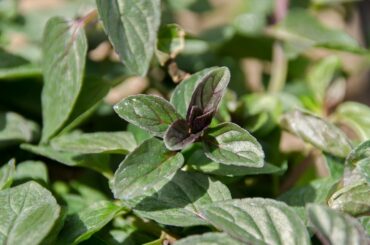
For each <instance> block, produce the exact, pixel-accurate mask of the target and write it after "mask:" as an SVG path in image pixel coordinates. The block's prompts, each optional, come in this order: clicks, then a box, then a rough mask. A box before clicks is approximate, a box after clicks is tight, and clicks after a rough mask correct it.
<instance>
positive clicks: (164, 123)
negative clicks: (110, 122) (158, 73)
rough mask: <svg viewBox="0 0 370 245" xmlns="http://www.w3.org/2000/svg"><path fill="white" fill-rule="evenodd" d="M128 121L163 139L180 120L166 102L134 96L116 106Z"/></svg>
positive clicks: (145, 96)
mask: <svg viewBox="0 0 370 245" xmlns="http://www.w3.org/2000/svg"><path fill="white" fill-rule="evenodd" d="M114 110H115V111H116V113H117V114H118V115H119V116H120V117H121V118H123V119H125V120H126V121H128V122H130V123H132V124H134V125H135V126H138V127H140V128H142V129H145V130H147V131H149V132H150V133H153V134H154V135H156V136H160V137H162V136H163V134H164V132H165V131H166V130H167V128H168V127H169V126H170V125H171V123H173V122H174V121H176V120H177V119H180V115H178V114H177V112H176V111H175V108H174V107H173V106H172V105H171V104H170V103H169V102H167V101H166V100H164V99H162V98H160V97H157V96H152V95H143V94H141V95H134V96H130V97H127V98H125V99H123V100H122V101H121V102H119V103H118V104H116V105H115V106H114Z"/></svg>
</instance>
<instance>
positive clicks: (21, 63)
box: [0, 0, 42, 80]
mask: <svg viewBox="0 0 370 245" xmlns="http://www.w3.org/2000/svg"><path fill="white" fill-rule="evenodd" d="M3 2H4V1H1V2H0V9H2V7H1V4H2V3H3ZM5 2H12V1H8V0H6V1H5ZM0 11H1V10H0ZM0 19H1V13H0ZM41 75H42V73H41V68H40V67H39V66H38V65H35V64H30V63H29V62H28V61H27V60H25V59H23V58H22V57H19V56H16V55H13V54H10V53H8V52H6V51H5V50H3V49H1V48H0V80H12V79H20V78H30V77H41Z"/></svg>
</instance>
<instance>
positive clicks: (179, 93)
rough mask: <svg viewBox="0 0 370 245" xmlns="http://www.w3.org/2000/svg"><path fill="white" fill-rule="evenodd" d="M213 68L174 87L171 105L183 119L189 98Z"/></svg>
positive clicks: (200, 72) (196, 74)
mask: <svg viewBox="0 0 370 245" xmlns="http://www.w3.org/2000/svg"><path fill="white" fill-rule="evenodd" d="M212 69H213V68H208V69H204V70H202V71H199V72H197V73H194V74H193V75H191V76H190V77H189V78H187V79H185V80H184V81H182V82H181V83H180V84H179V85H177V86H176V88H175V90H174V91H173V93H172V95H171V100H170V101H171V104H173V105H174V106H175V108H176V111H177V112H178V113H179V114H180V115H181V116H182V117H183V118H185V117H186V113H187V111H188V107H189V104H190V101H191V97H192V95H193V93H194V90H195V88H196V87H197V86H198V84H199V83H200V82H201V81H203V79H204V77H205V76H206V75H207V74H208V73H209V72H210V71H212Z"/></svg>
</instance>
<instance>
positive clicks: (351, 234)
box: [307, 204, 370, 245]
mask: <svg viewBox="0 0 370 245" xmlns="http://www.w3.org/2000/svg"><path fill="white" fill-rule="evenodd" d="M307 213H308V218H309V221H310V223H311V225H312V226H313V228H314V231H315V233H316V234H317V237H318V238H319V239H320V240H321V242H322V243H323V244H338V245H342V244H343V245H347V244H359V245H362V244H363V245H365V244H369V242H370V240H369V238H368V237H366V234H365V232H364V230H363V229H362V227H361V224H360V223H359V222H358V221H357V220H355V219H354V218H352V217H350V216H348V215H346V214H343V213H340V212H337V211H334V210H332V209H330V208H328V207H325V206H322V205H317V204H309V205H308V206H307Z"/></svg>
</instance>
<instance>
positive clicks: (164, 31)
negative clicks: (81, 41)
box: [156, 24, 185, 65]
mask: <svg viewBox="0 0 370 245" xmlns="http://www.w3.org/2000/svg"><path fill="white" fill-rule="evenodd" d="M184 48H185V30H184V29H182V28H181V27H180V26H179V25H177V24H167V25H164V26H162V27H161V28H160V29H159V32H158V42H157V51H156V53H157V57H158V58H159V60H160V62H161V64H162V65H163V64H165V63H166V61H167V60H169V59H174V58H176V56H177V55H178V54H179V53H180V52H181V51H182V50H183V49H184Z"/></svg>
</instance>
